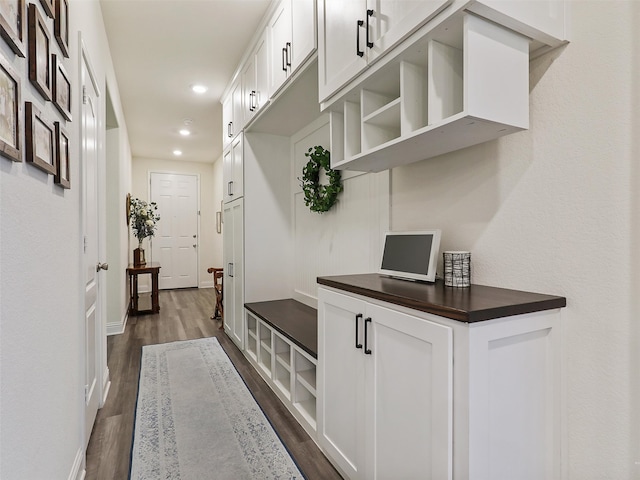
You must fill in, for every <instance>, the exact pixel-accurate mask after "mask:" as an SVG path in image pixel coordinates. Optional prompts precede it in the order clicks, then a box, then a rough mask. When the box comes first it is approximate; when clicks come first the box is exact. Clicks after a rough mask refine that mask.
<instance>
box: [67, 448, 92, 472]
mask: <svg viewBox="0 0 640 480" xmlns="http://www.w3.org/2000/svg"><path fill="white" fill-rule="evenodd" d="M83 463H84V452H83V451H82V449H81V448H79V449H78V451H77V452H76V458H75V459H74V460H73V465H71V472H69V476H68V477H67V478H68V480H84V477H85V475H86V474H87V472H86V471H85V469H84V468H82V464H83Z"/></svg>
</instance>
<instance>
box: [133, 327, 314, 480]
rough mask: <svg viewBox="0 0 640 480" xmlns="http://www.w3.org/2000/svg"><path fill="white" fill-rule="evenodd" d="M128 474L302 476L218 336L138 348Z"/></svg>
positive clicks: (237, 478)
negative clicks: (135, 393)
mask: <svg viewBox="0 0 640 480" xmlns="http://www.w3.org/2000/svg"><path fill="white" fill-rule="evenodd" d="M130 478H131V479H132V480H142V479H145V480H159V479H171V480H178V479H182V480H189V479H192V480H205V479H216V480H227V479H228V480H241V479H260V480H265V479H302V478H304V477H303V475H302V474H301V473H300V471H299V470H298V468H297V466H296V464H295V463H294V462H293V460H292V458H291V456H290V455H289V453H288V452H287V450H286V449H285V447H284V445H283V444H282V442H281V441H280V439H279V438H278V436H277V434H276V433H275V432H274V430H273V428H272V427H271V424H270V423H269V421H268V420H267V418H266V417H265V416H264V413H263V412H262V410H261V409H260V407H259V406H258V404H257V403H256V401H255V400H254V398H253V396H252V395H251V393H250V392H249V390H248V389H247V387H246V385H245V384H244V382H243V380H242V378H240V375H239V374H238V372H237V371H236V369H235V367H234V366H233V365H232V364H231V361H230V360H229V357H227V355H226V353H225V352H224V350H222V347H221V346H220V344H219V343H218V340H217V339H215V338H203V339H199V340H188V341H183V342H173V343H166V344H161V345H149V346H146V347H143V349H142V365H141V367H140V383H139V385H138V404H137V407H136V421H135V426H134V437H133V447H132V451H131V474H130Z"/></svg>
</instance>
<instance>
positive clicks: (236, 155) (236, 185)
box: [222, 134, 244, 203]
mask: <svg viewBox="0 0 640 480" xmlns="http://www.w3.org/2000/svg"><path fill="white" fill-rule="evenodd" d="M222 179H223V182H224V191H223V200H224V203H228V202H231V201H233V200H235V199H237V198H240V197H242V196H243V195H244V135H243V134H240V135H238V136H237V137H236V138H234V139H233V141H232V142H231V145H229V146H228V147H227V149H226V150H225V151H224V153H223V155H222Z"/></svg>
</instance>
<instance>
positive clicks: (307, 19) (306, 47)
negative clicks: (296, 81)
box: [289, 0, 316, 72]
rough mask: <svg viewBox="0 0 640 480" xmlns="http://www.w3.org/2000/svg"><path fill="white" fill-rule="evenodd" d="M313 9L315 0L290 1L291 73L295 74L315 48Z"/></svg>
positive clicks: (314, 11)
mask: <svg viewBox="0 0 640 480" xmlns="http://www.w3.org/2000/svg"><path fill="white" fill-rule="evenodd" d="M315 7H316V2H315V0H291V20H292V25H291V27H292V37H291V38H292V42H291V48H290V49H289V52H290V55H291V72H295V71H296V70H297V69H298V67H299V66H300V65H302V63H303V62H304V61H305V60H306V59H307V57H309V55H311V54H312V53H313V51H314V50H315V48H316V8H315Z"/></svg>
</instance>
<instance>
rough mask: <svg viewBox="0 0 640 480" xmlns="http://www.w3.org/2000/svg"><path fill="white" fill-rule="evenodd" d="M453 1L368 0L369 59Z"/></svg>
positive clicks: (366, 23) (395, 42) (366, 25)
mask: <svg viewBox="0 0 640 480" xmlns="http://www.w3.org/2000/svg"><path fill="white" fill-rule="evenodd" d="M452 1H453V0H367V12H366V17H367V18H366V19H365V28H367V27H368V32H367V34H368V40H369V43H368V44H367V50H368V60H369V61H371V60H373V59H374V58H376V57H378V56H380V55H381V54H383V53H384V52H385V51H387V50H388V49H390V48H391V47H393V46H394V45H395V44H397V43H398V42H400V41H401V40H403V39H404V38H405V37H407V36H408V35H409V34H410V33H412V32H413V31H414V30H416V29H417V28H418V27H420V26H421V25H424V24H425V23H427V22H428V21H429V20H431V19H432V18H433V17H435V16H436V15H437V14H438V13H439V12H441V11H442V10H443V9H444V8H445V7H447V6H448V5H449V4H451V2H452ZM365 41H366V39H365Z"/></svg>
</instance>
